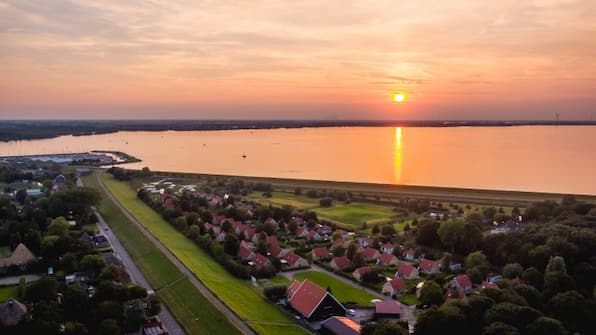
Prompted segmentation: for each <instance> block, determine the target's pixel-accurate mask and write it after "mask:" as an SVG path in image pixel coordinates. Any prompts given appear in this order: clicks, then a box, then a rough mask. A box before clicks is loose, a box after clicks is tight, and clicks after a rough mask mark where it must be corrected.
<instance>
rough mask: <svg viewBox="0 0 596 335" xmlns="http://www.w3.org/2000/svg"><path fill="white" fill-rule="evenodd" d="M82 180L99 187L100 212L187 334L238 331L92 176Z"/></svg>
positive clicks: (231, 332) (91, 185) (232, 332)
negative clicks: (120, 208) (125, 214)
mask: <svg viewBox="0 0 596 335" xmlns="http://www.w3.org/2000/svg"><path fill="white" fill-rule="evenodd" d="M83 181H84V183H85V185H87V186H89V187H94V188H97V189H98V190H99V191H100V193H101V195H102V200H101V205H100V212H101V214H102V216H103V217H104V219H105V220H106V222H107V223H108V224H109V226H110V228H111V229H112V231H113V232H114V233H115V234H116V235H117V236H118V239H119V240H120V242H121V243H122V244H123V245H124V247H125V248H126V250H127V251H128V253H129V254H130V256H131V257H132V258H133V259H134V261H135V264H136V265H137V266H138V267H139V269H140V270H141V271H142V272H143V274H144V275H145V277H146V278H147V280H148V281H149V283H150V284H151V286H152V287H153V288H154V289H155V291H156V294H157V295H158V296H159V297H160V298H161V300H162V301H163V303H164V304H165V305H166V306H167V308H168V309H169V310H170V312H171V313H172V314H173V315H174V317H175V318H176V319H177V320H178V322H179V323H180V324H181V325H182V327H183V328H184V329H185V331H186V333H187V334H222V335H223V334H225V335H227V334H241V332H240V331H239V330H238V329H237V328H236V327H235V326H234V325H233V324H232V323H230V321H229V320H228V319H227V318H226V317H225V316H223V315H222V314H221V313H220V312H219V310H217V309H216V308H215V307H214V306H213V305H212V304H211V303H210V302H209V301H208V300H207V299H206V298H205V297H204V296H203V295H202V294H201V293H200V292H199V291H198V290H197V289H196V288H195V287H194V286H193V285H192V284H191V283H190V281H189V280H188V279H186V278H185V279H182V280H180V279H181V278H182V277H183V274H182V272H180V271H179V270H178V268H176V266H175V265H174V264H173V263H172V262H171V261H170V260H169V259H168V258H167V257H166V256H165V255H164V254H163V253H161V251H159V250H158V249H157V248H156V247H155V246H154V245H153V243H151V241H149V240H148V239H147V238H146V237H145V236H144V235H143V234H142V233H141V232H140V231H139V230H138V228H137V227H136V226H135V225H133V224H131V223H130V222H129V221H128V219H127V218H126V217H125V216H124V215H123V214H122V212H121V211H120V210H119V209H118V208H117V207H116V206H115V205H114V203H113V202H112V201H111V200H110V199H108V198H107V197H106V196H105V194H104V193H103V192H101V188H99V185H98V184H97V180H96V179H95V176H93V175H92V176H87V177H84V178H83ZM173 282H175V284H173V285H171V286H167V285H168V284H171V283H173Z"/></svg>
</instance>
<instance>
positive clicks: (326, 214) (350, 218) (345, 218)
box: [244, 191, 403, 230]
mask: <svg viewBox="0 0 596 335" xmlns="http://www.w3.org/2000/svg"><path fill="white" fill-rule="evenodd" d="M244 199H246V200H254V201H257V202H259V203H261V204H265V205H274V206H283V205H291V206H293V207H294V208H296V209H309V210H312V211H314V212H316V213H317V216H318V217H319V219H324V220H328V221H331V222H334V223H336V224H337V225H339V226H341V227H344V228H348V229H358V228H360V225H361V224H362V222H364V221H366V222H367V223H368V224H369V226H370V225H371V224H374V223H382V222H387V221H389V220H391V219H392V218H393V217H394V216H395V213H394V212H393V208H392V207H390V206H383V205H376V204H371V203H365V202H352V203H349V204H346V203H344V202H339V201H335V200H334V201H333V206H331V207H326V208H323V207H320V206H319V199H313V198H309V197H307V196H304V195H295V194H294V193H290V192H278V191H275V192H271V198H264V197H263V195H262V193H261V192H253V193H251V194H249V195H248V196H246V197H244ZM395 228H396V229H397V230H401V229H402V228H403V225H396V226H395Z"/></svg>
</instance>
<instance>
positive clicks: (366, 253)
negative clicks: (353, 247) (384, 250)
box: [362, 247, 381, 261]
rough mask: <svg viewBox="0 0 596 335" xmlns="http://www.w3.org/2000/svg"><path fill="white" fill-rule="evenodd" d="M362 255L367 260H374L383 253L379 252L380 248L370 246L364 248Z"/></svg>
mask: <svg viewBox="0 0 596 335" xmlns="http://www.w3.org/2000/svg"><path fill="white" fill-rule="evenodd" d="M362 256H363V257H364V259H365V260H366V261H372V260H375V259H377V258H379V256H381V253H380V252H379V250H377V249H375V248H370V247H368V248H365V249H364V250H362Z"/></svg>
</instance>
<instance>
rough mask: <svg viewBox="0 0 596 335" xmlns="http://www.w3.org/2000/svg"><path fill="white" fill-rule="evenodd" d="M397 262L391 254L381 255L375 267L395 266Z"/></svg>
mask: <svg viewBox="0 0 596 335" xmlns="http://www.w3.org/2000/svg"><path fill="white" fill-rule="evenodd" d="M397 263H399V260H398V259H397V257H395V255H393V254H382V255H381V256H379V259H377V265H381V266H386V265H397Z"/></svg>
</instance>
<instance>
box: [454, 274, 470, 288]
mask: <svg viewBox="0 0 596 335" xmlns="http://www.w3.org/2000/svg"><path fill="white" fill-rule="evenodd" d="M455 281H456V282H457V285H459V287H461V288H466V287H472V281H471V280H470V277H468V275H459V276H457V277H455Z"/></svg>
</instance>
